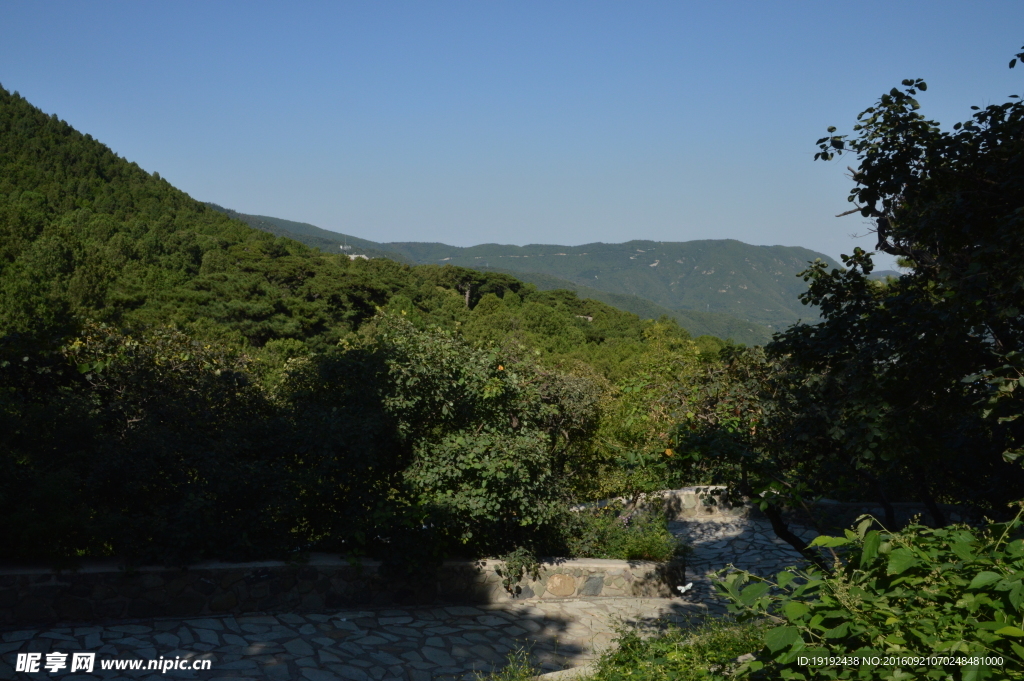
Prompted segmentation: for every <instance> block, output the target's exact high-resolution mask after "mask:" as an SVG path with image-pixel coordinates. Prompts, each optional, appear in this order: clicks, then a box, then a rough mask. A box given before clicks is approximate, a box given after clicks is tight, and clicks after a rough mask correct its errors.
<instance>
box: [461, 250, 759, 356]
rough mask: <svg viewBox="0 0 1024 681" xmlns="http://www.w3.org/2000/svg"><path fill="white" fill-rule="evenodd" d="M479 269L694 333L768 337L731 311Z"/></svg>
mask: <svg viewBox="0 0 1024 681" xmlns="http://www.w3.org/2000/svg"><path fill="white" fill-rule="evenodd" d="M476 269H478V270H480V271H482V272H500V273H503V274H509V275H512V276H514V277H516V278H517V279H519V280H521V281H524V282H526V283H528V284H533V285H534V286H536V287H537V288H538V289H539V290H541V291H552V290H556V289H566V290H569V291H575V292H576V295H578V296H579V297H580V298H586V299H590V300H599V301H601V302H602V303H605V304H607V305H611V306H612V307H616V308H618V309H620V310H624V311H626V312H631V313H633V314H635V315H637V316H638V317H640V318H641V319H659V318H660V317H662V316H663V315H665V316H668V317H670V318H673V319H675V320H676V321H677V322H679V325H680V326H682V327H683V328H684V329H686V330H687V331H689V332H690V335H692V336H694V337H697V336H703V335H710V336H717V337H718V338H731V339H732V340H734V341H736V342H737V343H743V344H745V345H764V344H765V343H767V342H768V341H770V340H771V338H772V332H771V329H769V328H768V327H766V326H762V325H760V324H755V323H753V322H744V321H743V320H740V319H737V318H736V317H733V316H732V315H727V314H722V313H720V312H700V311H697V310H670V309H669V308H667V307H663V306H661V305H658V304H657V303H652V302H651V301H649V300H646V299H644V298H640V297H639V296H631V295H629V294H624V293H608V292H607V291H600V290H598V289H596V288H591V287H589V286H581V285H579V284H574V283H573V282H571V281H568V280H567V279H559V278H558V277H553V276H551V275H550V274H538V273H536V272H516V271H513V270H504V269H499V268H494V267H478V268H476Z"/></svg>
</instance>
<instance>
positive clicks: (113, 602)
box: [0, 555, 684, 626]
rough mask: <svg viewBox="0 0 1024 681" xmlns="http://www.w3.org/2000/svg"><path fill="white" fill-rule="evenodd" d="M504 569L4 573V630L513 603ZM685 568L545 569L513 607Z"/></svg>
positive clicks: (558, 565)
mask: <svg viewBox="0 0 1024 681" xmlns="http://www.w3.org/2000/svg"><path fill="white" fill-rule="evenodd" d="M501 567H502V563H501V562H500V561H461V562H456V561H452V562H446V563H444V564H443V565H442V566H441V567H440V568H438V569H437V570H436V572H434V573H432V574H428V575H423V576H422V577H421V578H419V579H413V580H405V581H402V580H389V579H385V578H384V577H382V576H381V575H380V574H379V568H380V565H379V563H376V562H371V561H366V562H364V563H363V564H362V565H359V566H356V565H351V564H349V563H348V562H346V561H344V560H341V559H339V558H337V557H333V556H327V555H314V556H313V557H312V558H311V559H310V561H309V562H308V563H306V564H303V565H295V564H288V563H282V562H276V561H265V562H253V563H212V562H211V563H203V564H198V565H194V566H191V567H189V568H187V569H168V568H162V567H144V568H140V569H138V570H136V571H132V572H125V571H123V570H119V569H118V568H117V567H116V566H115V565H113V564H110V563H92V564H86V565H83V566H82V567H81V568H80V569H78V570H77V571H74V572H68V571H64V572H55V571H53V570H47V569H25V568H21V569H18V568H7V569H0V626H3V625H14V624H30V623H48V622H58V621H60V622H88V621H95V620H98V619H133V618H148V617H171V616H174V617H199V616H203V615H225V614H242V613H246V612H323V611H324V610H330V609H342V608H347V607H352V606H386V605H392V604H394V605H427V604H431V603H495V602H502V601H508V600H510V596H509V595H508V593H507V592H506V591H505V589H504V587H503V586H502V584H501V577H500V576H499V575H498V573H497V572H496V569H500V568H501ZM683 570H684V566H683V565H682V564H681V563H667V564H666V563H650V562H638V561H621V560H596V559H584V560H566V561H556V562H548V563H543V564H542V565H541V570H540V573H539V575H538V578H537V579H528V580H526V581H525V582H524V583H523V584H522V585H521V592H520V593H519V594H518V596H517V600H530V599H550V598H573V597H580V596H586V597H590V598H593V597H602V596H635V597H669V596H673V595H678V594H675V593H673V592H674V590H675V587H676V586H677V585H679V584H683V581H682V578H683V574H684V572H683Z"/></svg>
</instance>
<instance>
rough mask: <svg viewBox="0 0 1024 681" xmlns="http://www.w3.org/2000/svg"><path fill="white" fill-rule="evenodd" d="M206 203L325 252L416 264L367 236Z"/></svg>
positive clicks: (252, 225)
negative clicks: (363, 237)
mask: <svg viewBox="0 0 1024 681" xmlns="http://www.w3.org/2000/svg"><path fill="white" fill-rule="evenodd" d="M206 205H207V206H209V207H210V208H213V209H214V210H216V211H219V212H221V213H224V214H225V215H227V216H229V217H231V218H234V219H235V220H241V221H242V222H244V223H245V224H247V225H249V226H250V227H252V228H254V229H258V230H260V231H263V232H268V233H270V234H273V235H274V236H280V237H285V238H286V239H293V240H295V241H298V242H299V243H303V244H306V245H307V246H309V247H310V248H318V249H320V250H321V251H324V252H325V253H344V254H346V255H349V256H355V255H365V256H366V257H368V258H389V259H391V260H397V261H398V262H401V263H405V264H406V265H414V264H416V263H415V262H414V261H412V260H410V259H409V258H407V257H405V256H404V255H402V254H401V253H399V252H398V251H395V250H392V249H390V248H388V247H387V246H384V245H382V244H378V243H377V242H375V241H367V240H366V239H360V238H359V237H355V236H350V235H348V234H341V233H340V232H331V231H329V230H326V229H321V228H319V227H317V226H315V225H311V224H309V223H306V222H293V221H291V220H283V219H281V218H272V217H269V216H266V215H247V214H245V213H239V212H238V211H236V210H232V209H230V208H224V207H222V206H218V205H217V204H215V203H209V202H207V204H206Z"/></svg>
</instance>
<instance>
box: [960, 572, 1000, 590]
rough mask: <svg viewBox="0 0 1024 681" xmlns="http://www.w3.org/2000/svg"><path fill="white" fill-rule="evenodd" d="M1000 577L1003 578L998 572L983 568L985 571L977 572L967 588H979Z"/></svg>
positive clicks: (996, 580)
mask: <svg viewBox="0 0 1024 681" xmlns="http://www.w3.org/2000/svg"><path fill="white" fill-rule="evenodd" d="M1002 578H1003V576H1002V575H1000V574H997V573H995V572H989V571H988V570H985V571H983V572H979V573H978V574H977V575H975V576H974V579H972V580H971V583H970V585H969V586H968V587H967V588H968V589H980V588H981V587H983V586H988V585H989V584H992V583H993V582H998V581H999V580H1000V579H1002Z"/></svg>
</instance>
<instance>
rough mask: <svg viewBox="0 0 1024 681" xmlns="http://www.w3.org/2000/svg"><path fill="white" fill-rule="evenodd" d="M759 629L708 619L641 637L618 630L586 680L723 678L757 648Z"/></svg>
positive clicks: (759, 626)
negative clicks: (618, 636) (740, 659)
mask: <svg viewBox="0 0 1024 681" xmlns="http://www.w3.org/2000/svg"><path fill="white" fill-rule="evenodd" d="M763 629H764V627H763V626H762V625H759V624H737V623H736V622H732V621H729V620H715V619H708V620H705V621H703V622H700V623H699V624H697V625H696V626H694V627H691V628H686V629H681V628H677V627H671V628H669V629H668V630H667V631H666V632H663V633H660V634H657V635H655V636H649V637H645V636H643V635H641V632H638V631H636V630H632V631H628V632H624V633H622V634H621V636H620V638H619V640H618V645H617V646H616V647H615V648H613V649H612V650H610V651H609V652H607V653H605V654H604V656H603V657H602V658H601V660H600V662H599V663H598V667H597V671H596V673H595V674H594V675H593V676H592V677H590V679H589V680H588V681H620V680H624V679H629V680H630V681H669V680H670V679H671V680H672V681H691V680H694V681H695V680H696V679H723V678H728V677H727V675H728V674H729V672H731V671H732V670H733V669H735V668H736V667H737V666H738V664H739V663H738V662H737V658H738V657H740V656H742V655H747V654H749V653H752V652H754V651H756V650H757V649H758V648H759V647H760V645H761V637H762V635H763Z"/></svg>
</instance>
